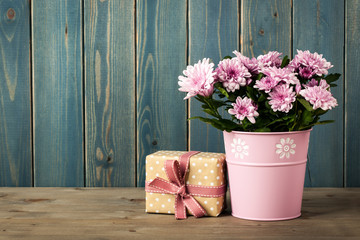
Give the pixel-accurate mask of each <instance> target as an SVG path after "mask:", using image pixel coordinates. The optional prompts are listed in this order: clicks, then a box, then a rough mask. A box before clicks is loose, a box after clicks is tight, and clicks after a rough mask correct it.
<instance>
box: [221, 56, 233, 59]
mask: <svg viewBox="0 0 360 240" xmlns="http://www.w3.org/2000/svg"><path fill="white" fill-rule="evenodd" d="M223 59H232V57H231V56H225V57H224V58H223Z"/></svg>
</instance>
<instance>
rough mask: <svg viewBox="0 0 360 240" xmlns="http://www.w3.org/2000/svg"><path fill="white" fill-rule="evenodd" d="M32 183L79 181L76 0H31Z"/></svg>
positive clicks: (72, 183) (79, 45)
mask: <svg viewBox="0 0 360 240" xmlns="http://www.w3.org/2000/svg"><path fill="white" fill-rule="evenodd" d="M31 4H32V38H33V96H34V102H33V111H34V168H35V170H34V171H35V174H34V175H35V186H83V185H84V159H83V118H82V116H83V104H82V96H83V95H82V7H81V1H80V0H77V1H57V0H52V1H32V2H31Z"/></svg>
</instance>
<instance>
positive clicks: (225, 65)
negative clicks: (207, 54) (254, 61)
mask: <svg viewBox="0 0 360 240" xmlns="http://www.w3.org/2000/svg"><path fill="white" fill-rule="evenodd" d="M215 71H216V73H217V78H218V81H219V82H222V84H223V86H224V87H225V88H226V90H227V91H228V92H234V91H235V90H238V89H240V87H243V86H245V85H246V84H247V78H250V77H251V74H250V73H249V71H248V70H247V68H246V67H245V66H244V65H243V64H242V63H240V62H239V61H238V60H237V59H236V58H232V59H224V60H222V61H220V62H219V65H218V67H217V68H216V70H215Z"/></svg>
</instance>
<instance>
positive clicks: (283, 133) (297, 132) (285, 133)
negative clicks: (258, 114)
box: [223, 128, 313, 136]
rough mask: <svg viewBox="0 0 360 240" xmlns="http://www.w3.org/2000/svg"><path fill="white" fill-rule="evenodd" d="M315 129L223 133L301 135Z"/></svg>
mask: <svg viewBox="0 0 360 240" xmlns="http://www.w3.org/2000/svg"><path fill="white" fill-rule="evenodd" d="M312 130H313V129H312V128H310V129H307V130H301V131H291V132H244V131H231V132H227V131H226V130H224V131H223V133H224V134H225V133H226V134H231V133H238V134H243V135H266V136H269V135H287V134H301V133H307V132H311V131H312Z"/></svg>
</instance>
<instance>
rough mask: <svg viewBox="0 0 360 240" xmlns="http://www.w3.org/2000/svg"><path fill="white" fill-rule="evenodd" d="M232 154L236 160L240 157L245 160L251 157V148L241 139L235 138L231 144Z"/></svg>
mask: <svg viewBox="0 0 360 240" xmlns="http://www.w3.org/2000/svg"><path fill="white" fill-rule="evenodd" d="M231 148H232V149H231V152H233V153H234V154H235V158H238V157H240V158H241V159H244V156H249V151H248V150H249V146H248V145H246V142H245V141H243V140H242V139H241V138H234V140H233V143H231Z"/></svg>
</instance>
